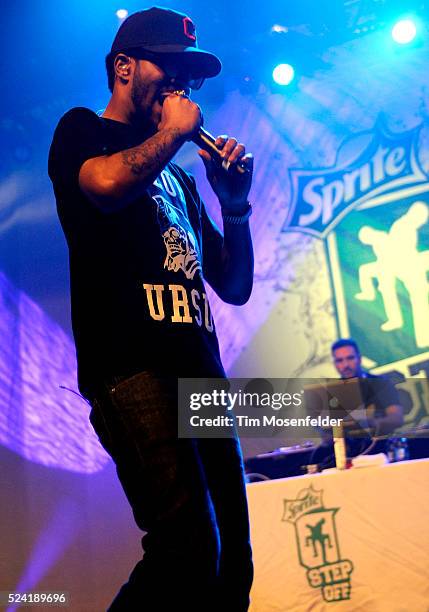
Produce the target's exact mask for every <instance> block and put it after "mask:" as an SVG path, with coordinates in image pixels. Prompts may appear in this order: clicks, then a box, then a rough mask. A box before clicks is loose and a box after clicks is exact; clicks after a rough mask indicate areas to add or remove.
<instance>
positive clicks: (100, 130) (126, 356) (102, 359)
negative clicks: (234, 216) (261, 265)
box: [49, 108, 224, 395]
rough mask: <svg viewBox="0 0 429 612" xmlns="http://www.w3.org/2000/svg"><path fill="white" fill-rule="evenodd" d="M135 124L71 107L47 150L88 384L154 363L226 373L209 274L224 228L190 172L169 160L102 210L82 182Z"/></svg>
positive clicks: (84, 386) (182, 370)
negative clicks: (130, 196) (123, 200)
mask: <svg viewBox="0 0 429 612" xmlns="http://www.w3.org/2000/svg"><path fill="white" fill-rule="evenodd" d="M140 142H141V137H139V135H138V134H136V132H135V131H134V130H133V128H132V127H131V126H130V125H127V124H124V123H120V122H117V121H113V120H111V119H104V118H102V117H99V116H97V115H96V114H95V113H94V112H92V111H90V110H89V109H86V108H74V109H72V110H70V111H69V112H68V113H66V114H65V115H64V116H63V117H62V119H61V120H60V122H59V124H58V126H57V128H56V131H55V134H54V138H53V142H52V145H51V149H50V153H49V176H50V178H51V180H52V182H53V186H54V191H55V196H56V200H57V210H58V215H59V218H60V221H61V225H62V227H63V230H64V233H65V236H66V239H67V243H68V246H69V257H70V283H71V308H72V326H73V334H74V338H75V343H76V352H77V361H78V382H79V388H80V390H81V392H82V393H83V394H84V395H85V394H86V395H88V394H90V392H91V389H92V388H93V387H94V386H95V385H97V384H98V383H99V382H100V381H101V380H105V379H108V378H110V377H111V376H128V375H132V374H134V373H137V372H139V371H141V370H154V371H157V372H159V373H161V374H165V375H168V376H177V377H179V376H182V377H185V376H187V377H198V376H213V377H216V376H224V370H223V367H222V364H221V359H220V355H219V346H218V341H217V338H216V330H215V326H214V322H213V318H212V315H211V312H210V307H209V303H208V299H207V294H206V291H205V288H204V282H203V277H204V276H205V275H206V272H207V271H208V270H210V269H213V266H216V262H217V261H218V256H219V253H220V250H221V245H222V235H221V234H220V232H219V230H218V229H217V228H216V227H215V226H214V224H213V222H212V221H211V220H210V218H209V217H208V215H207V212H206V210H205V207H204V204H203V202H202V201H201V199H200V197H199V195H198V192H197V189H196V186H195V181H194V179H193V177H191V176H190V175H188V174H187V173H186V172H184V171H183V170H182V169H181V168H179V167H178V166H177V165H175V164H173V163H169V164H167V166H166V167H165V169H164V170H163V171H162V172H161V174H160V176H159V177H158V178H157V179H156V180H155V181H154V183H153V185H151V186H150V187H149V188H148V189H147V190H146V193H145V194H144V195H143V196H142V197H140V198H138V199H137V200H136V201H134V202H132V203H131V204H129V205H128V206H127V207H125V208H124V209H123V210H121V211H118V212H115V213H105V212H102V211H101V210H99V209H98V208H97V207H96V206H95V205H94V204H92V203H91V202H90V201H89V200H88V199H87V198H86V197H85V195H84V194H83V192H82V191H81V189H80V187H79V182H78V177H79V171H80V168H81V166H82V164H83V163H84V162H85V161H86V160H87V159H90V158H92V157H97V156H101V155H109V154H112V153H116V152H118V151H121V150H124V149H127V148H130V147H133V146H136V145H137V144H139V143H140Z"/></svg>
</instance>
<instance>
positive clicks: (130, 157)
mask: <svg viewBox="0 0 429 612" xmlns="http://www.w3.org/2000/svg"><path fill="white" fill-rule="evenodd" d="M178 134H179V130H178V129H177V128H172V129H170V130H165V131H163V132H158V133H157V134H155V136H153V137H152V138H149V139H148V140H146V141H145V142H144V143H143V144H141V145H138V146H137V147H133V148H132V149H126V150H125V151H122V153H121V155H122V163H123V164H124V166H128V167H129V168H130V169H131V172H132V173H133V174H135V175H137V176H141V175H142V174H146V175H150V174H151V173H152V172H158V171H159V169H160V168H162V167H163V166H164V165H165V164H166V162H168V161H169V158H170V156H171V143H172V141H174V139H175V138H177V136H178Z"/></svg>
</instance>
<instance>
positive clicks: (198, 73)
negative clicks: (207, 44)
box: [107, 6, 222, 78]
mask: <svg viewBox="0 0 429 612" xmlns="http://www.w3.org/2000/svg"><path fill="white" fill-rule="evenodd" d="M121 51H123V52H124V53H126V52H127V51H128V52H130V54H132V52H133V51H140V52H143V53H144V52H145V51H146V52H148V53H151V54H156V55H157V54H162V55H164V54H165V55H168V56H169V57H171V56H173V57H174V58H175V59H178V58H180V61H181V62H182V63H183V66H184V67H186V68H187V70H188V71H189V72H190V73H191V74H192V76H193V77H194V78H210V77H214V76H216V75H218V74H219V72H220V71H221V69H222V64H221V62H220V60H219V58H218V57H216V55H214V54H213V53H209V52H208V51H204V50H203V49H200V48H199V47H198V44H197V36H196V29H195V25H194V22H193V21H192V19H191V18H190V17H188V16H187V15H185V14H184V13H179V12H178V11H172V10H171V9H167V8H163V7H159V6H154V7H152V8H150V9H146V10H143V11H138V12H137V13H133V14H132V15H130V16H129V17H127V18H126V19H125V21H124V22H123V23H122V24H121V26H120V28H119V30H118V32H117V34H116V36H115V39H114V41H113V44H112V48H111V50H110V53H109V55H108V56H107V57H108V58H109V57H110V58H113V57H114V56H115V55H117V54H118V53H119V52H121Z"/></svg>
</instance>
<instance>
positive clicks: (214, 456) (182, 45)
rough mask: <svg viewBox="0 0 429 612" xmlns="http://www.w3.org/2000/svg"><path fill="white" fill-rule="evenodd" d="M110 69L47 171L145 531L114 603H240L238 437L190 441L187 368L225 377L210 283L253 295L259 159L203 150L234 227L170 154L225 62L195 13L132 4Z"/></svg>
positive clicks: (106, 405) (242, 529)
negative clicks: (181, 397) (181, 401)
mask: <svg viewBox="0 0 429 612" xmlns="http://www.w3.org/2000/svg"><path fill="white" fill-rule="evenodd" d="M106 67H107V73H108V82H109V88H110V90H111V92H112V96H111V99H110V101H109V104H108V106H107V108H106V110H105V111H104V113H103V114H102V116H101V117H99V116H97V115H96V114H95V113H94V112H92V111H91V110H89V109H86V108H74V109H72V110H71V111H69V112H68V113H66V114H65V115H64V116H63V117H62V119H61V120H60V122H59V124H58V126H57V129H56V131H55V135H54V139H53V142H52V145H51V150H50V157H49V175H50V177H51V180H52V182H53V185H54V191H55V195H56V200H57V208H58V214H59V217H60V220H61V224H62V227H63V230H64V233H65V235H66V238H67V242H68V246H69V253H70V276H71V300H72V325H73V333H74V338H75V344H76V352H77V360H78V382H79V389H80V390H81V392H82V393H83V395H84V396H85V397H86V398H88V400H89V401H90V403H91V406H92V410H91V414H90V420H91V423H92V425H93V427H94V429H95V431H96V432H97V435H98V436H99V438H100V441H101V443H102V444H103V446H104V448H105V449H106V450H107V452H108V453H109V454H110V455H111V457H112V458H113V460H114V462H115V464H116V468H117V473H118V476H119V479H120V481H121V484H122V486H123V488H124V491H125V493H126V495H127V498H128V500H129V502H130V504H131V506H132V510H133V513H134V517H135V520H136V522H137V525H138V526H139V527H140V528H141V529H142V530H144V531H145V532H147V533H146V535H145V536H144V537H143V540H142V542H143V547H144V556H143V559H142V560H141V561H139V563H137V565H136V567H135V568H134V570H133V571H132V573H131V575H130V577H129V580H128V582H127V583H126V584H125V585H124V586H123V587H122V588H121V590H120V591H119V593H118V595H117V596H116V598H115V600H114V602H113V603H112V605H111V607H110V608H109V610H111V611H117V610H120V611H126V612H130V611H133V610H139V611H142V610H145V611H146V610H147V611H148V612H163V611H167V610H171V611H172V610H178V609H184V610H187V611H191V610H192V611H194V610H195V611H197V610H198V612H206V611H208V610H216V611H218V610H225V612H226V611H231V612H242V611H245V610H247V609H248V605H249V591H250V587H251V584H252V578H253V568H252V558H251V548H250V539H249V524H248V514H247V502H246V492H245V484H244V476H243V463H242V456H241V451H240V446H239V442H238V440H237V439H236V438H232V439H216V440H215V439H208V440H207V439H206V440H203V439H201V440H197V439H193V440H190V439H189V440H188V439H178V436H177V416H178V415H177V379H178V378H179V377H225V372H224V369H223V367H222V363H221V359H220V354H219V346H218V342H217V338H216V330H215V326H214V322H213V319H212V315H211V312H210V307H209V303H208V299H207V294H206V291H205V287H204V282H203V279H204V280H206V281H207V282H208V283H209V284H210V285H211V286H212V288H213V289H214V290H215V292H216V293H217V294H218V295H219V296H220V298H221V299H223V300H224V301H226V302H228V303H230V304H236V305H240V304H244V303H245V302H246V301H247V300H248V299H249V296H250V293H251V289H252V281H253V253H252V243H251V237H250V230H249V223H248V219H249V216H250V213H251V207H250V204H249V203H248V200H247V197H248V193H249V190H250V185H251V177H252V166H253V160H252V156H251V155H250V154H246V152H245V147H244V146H243V145H242V144H239V143H237V141H236V140H235V139H234V138H228V137H226V136H220V137H218V138H217V140H216V146H217V147H218V148H219V150H220V155H221V160H223V163H222V164H220V163H218V162H217V161H215V159H214V156H213V157H212V156H211V155H210V154H209V153H207V152H206V151H203V150H201V151H199V154H200V156H201V158H202V160H203V162H204V164H205V167H206V173H207V178H208V180H209V182H210V185H211V187H212V188H213V191H214V193H215V194H216V196H217V198H218V200H219V203H220V206H221V210H222V216H223V226H224V227H223V229H224V235H222V234H221V233H220V231H219V230H218V229H217V228H216V226H215V225H214V224H213V222H212V221H211V220H210V218H209V216H208V214H207V212H206V210H205V207H204V204H203V202H202V201H201V198H200V196H199V194H198V191H197V189H196V185H195V181H194V179H193V178H192V177H191V176H190V175H188V174H187V173H186V172H184V171H183V170H182V169H181V168H180V167H178V166H177V165H176V164H174V163H172V161H171V160H172V158H173V157H174V155H175V154H176V153H177V152H178V151H179V150H180V148H181V147H182V145H183V144H184V143H185V142H186V141H189V140H191V139H192V138H194V137H195V135H196V134H197V133H198V130H199V128H200V127H201V125H202V113H201V110H200V108H199V107H198V105H197V104H195V103H194V102H192V101H191V100H190V99H189V93H190V89H192V88H198V87H200V86H201V84H202V82H203V80H204V78H208V77H214V76H216V75H217V74H218V73H219V72H220V69H221V64H220V61H219V60H218V58H217V57H216V56H215V55H213V54H211V53H208V52H206V51H202V50H201V49H199V48H198V47H197V41H196V33H195V26H194V24H193V22H192V21H191V19H190V18H189V17H187V16H185V15H183V14H181V13H178V12H175V11H171V10H167V9H164V8H151V9H148V10H144V11H140V12H138V13H135V14H133V15H130V17H128V18H127V19H126V20H125V21H124V22H123V24H122V25H121V27H120V28H119V30H118V33H117V35H116V37H115V40H114V42H113V45H112V48H111V51H110V53H109V55H108V56H107V58H106ZM238 164H240V165H241V166H242V167H243V168H244V169H245V172H241V173H240V172H238V171H237V165H238ZM108 562H109V560H106V563H108ZM101 571H102V570H101Z"/></svg>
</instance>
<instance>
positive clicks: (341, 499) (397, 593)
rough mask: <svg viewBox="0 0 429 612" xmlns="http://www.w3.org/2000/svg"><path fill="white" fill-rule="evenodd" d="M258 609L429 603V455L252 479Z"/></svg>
mask: <svg viewBox="0 0 429 612" xmlns="http://www.w3.org/2000/svg"><path fill="white" fill-rule="evenodd" d="M247 493H248V499H249V511H250V521H251V531H252V543H253V553H254V562H255V580H254V585H253V589H252V593H251V598H252V604H251V607H250V612H307V611H310V610H311V612H322V611H323V612H327V611H329V612H331V611H335V612H354V611H356V612H357V611H361V612H429V460H426V459H424V460H418V461H408V462H402V463H397V464H392V465H386V466H382V467H366V468H353V469H351V470H346V471H344V472H334V473H327V474H317V475H314V476H300V477H297V478H288V479H282V480H272V481H269V482H261V483H253V484H248V485H247Z"/></svg>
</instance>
